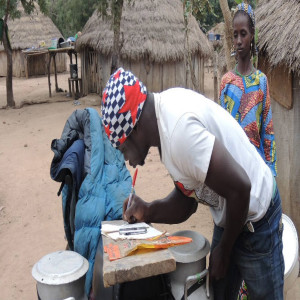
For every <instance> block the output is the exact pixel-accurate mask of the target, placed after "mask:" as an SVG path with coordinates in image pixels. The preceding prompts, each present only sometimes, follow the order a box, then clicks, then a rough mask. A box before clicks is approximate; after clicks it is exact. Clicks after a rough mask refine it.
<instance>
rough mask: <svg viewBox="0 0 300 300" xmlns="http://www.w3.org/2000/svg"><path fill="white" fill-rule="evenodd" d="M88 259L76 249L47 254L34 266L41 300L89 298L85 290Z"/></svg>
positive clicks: (79, 299)
mask: <svg viewBox="0 0 300 300" xmlns="http://www.w3.org/2000/svg"><path fill="white" fill-rule="evenodd" d="M88 268H89V263H88V261H87V260H86V259H85V258H84V257H83V256H81V255H80V254H78V253H76V252H74V251H57V252H53V253H50V254H47V255H45V256H44V257H43V258H41V259H40V260H39V261H38V262H37V263H36V264H35V265H34V266H33V268H32V276H33V278H34V279H35V280H36V281H37V292H38V296H39V299H41V300H63V299H64V300H66V299H75V300H87V297H86V295H85V292H84V284H85V274H86V272H87V270H88Z"/></svg>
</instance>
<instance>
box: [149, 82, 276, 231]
mask: <svg viewBox="0 0 300 300" xmlns="http://www.w3.org/2000/svg"><path fill="white" fill-rule="evenodd" d="M154 102H155V111H156V117H157V123H158V128H159V135H160V142H161V159H162V162H163V164H164V165H165V167H166V168H167V170H168V171H169V173H170V175H171V177H172V179H173V180H174V182H175V184H176V185H177V187H178V188H179V189H180V190H181V191H182V192H183V193H184V194H185V195H187V196H189V197H194V198H195V199H196V200H197V201H198V202H201V203H204V204H207V205H209V206H210V209H211V213H212V216H213V219H214V222H215V224H216V225H218V226H222V227H224V225H225V216H226V200H225V199H224V198H222V197H220V196H218V195H217V194H216V193H215V192H213V191H212V190H211V189H209V188H208V187H207V186H206V185H205V184H204V182H205V178H206V174H207V171H208V167H209V163H210V158H211V154H212V150H213V146H214V141H215V137H216V138H217V139H218V140H219V141H220V142H221V143H223V145H224V146H225V148H226V149H227V150H228V152H229V153H230V154H231V156H232V157H233V158H234V159H235V160H236V161H237V162H238V163H239V164H240V166H242V167H243V169H244V170H245V171H246V173H247V175H248V177H249V179H250V181H251V194H250V205H249V212H248V219H247V221H252V222H256V221H258V220H260V219H261V218H262V217H263V216H264V215H265V213H266V211H267V209H268V207H269V205H270V201H271V197H272V191H273V176H272V172H271V170H270V169H269V167H268V166H267V165H266V164H265V162H264V161H263V159H262V158H261V156H260V155H259V154H258V152H257V150H256V149H255V147H254V146H253V145H252V144H251V143H250V141H249V140H248V137H247V136H246V134H245V133H244V131H243V129H242V128H241V127H240V125H239V124H238V123H237V122H236V120H235V119H234V118H233V117H232V116H231V115H230V114H229V113H228V112H227V111H226V110H225V109H223V108H222V107H221V106H219V105H218V104H216V103H214V102H213V101H211V100H209V99H207V98H206V97H204V96H202V95H201V94H198V93H196V92H194V91H192V90H188V89H184V88H172V89H169V90H166V91H164V92H162V93H159V94H154Z"/></svg>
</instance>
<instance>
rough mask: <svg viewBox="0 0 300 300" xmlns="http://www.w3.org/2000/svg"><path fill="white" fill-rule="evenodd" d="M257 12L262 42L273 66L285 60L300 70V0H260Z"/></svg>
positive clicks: (260, 42) (259, 35)
mask: <svg viewBox="0 0 300 300" xmlns="http://www.w3.org/2000/svg"><path fill="white" fill-rule="evenodd" d="M255 13H256V21H257V27H258V45H259V47H260V49H262V50H264V51H266V52H267V55H268V57H269V62H270V65H271V67H274V66H276V65H278V64H281V63H284V64H286V65H287V66H288V68H289V69H290V70H292V71H295V72H298V73H300V34H299V32H300V1H299V0H260V1H259V5H258V6H257V8H256V11H255Z"/></svg>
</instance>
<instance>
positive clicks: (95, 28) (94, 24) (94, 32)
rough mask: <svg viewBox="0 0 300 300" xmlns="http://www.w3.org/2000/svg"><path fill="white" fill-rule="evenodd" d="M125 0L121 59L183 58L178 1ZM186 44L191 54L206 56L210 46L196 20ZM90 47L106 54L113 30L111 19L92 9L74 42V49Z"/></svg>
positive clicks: (181, 9) (181, 25)
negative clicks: (130, 1) (89, 16)
mask: <svg viewBox="0 0 300 300" xmlns="http://www.w3.org/2000/svg"><path fill="white" fill-rule="evenodd" d="M132 2H133V3H132V4H129V3H128V1H127V0H126V1H124V7H123V12H122V19H121V32H122V34H123V36H124V44H123V47H122V49H121V57H122V58H123V59H131V60H140V59H142V58H145V57H146V56H149V60H150V61H155V62H159V63H162V62H165V61H177V60H182V59H183V57H184V51H185V47H184V19H183V6H182V2H181V1H180V0H151V1H147V0H139V1H132ZM189 24H190V25H189V30H190V31H189V32H190V34H189V45H190V49H191V52H192V53H200V54H201V55H202V56H204V57H209V56H210V55H211V53H212V51H211V46H210V44H209V42H208V39H207V38H206V36H205V34H204V33H203V32H202V31H201V29H200V27H199V25H198V23H197V21H196V19H195V18H194V17H192V18H191V20H190V22H189ZM87 46H88V47H91V48H93V49H95V50H97V51H99V52H100V53H102V54H103V55H109V54H111V52H112V47H113V31H112V29H111V25H110V22H108V21H105V20H103V18H102V17H101V16H99V14H98V12H97V11H95V12H94V14H93V15H92V17H91V18H90V19H89V20H88V22H87V23H86V25H85V27H84V28H83V31H82V35H81V37H80V38H79V39H78V40H77V41H76V49H77V50H78V51H80V49H83V48H84V47H87Z"/></svg>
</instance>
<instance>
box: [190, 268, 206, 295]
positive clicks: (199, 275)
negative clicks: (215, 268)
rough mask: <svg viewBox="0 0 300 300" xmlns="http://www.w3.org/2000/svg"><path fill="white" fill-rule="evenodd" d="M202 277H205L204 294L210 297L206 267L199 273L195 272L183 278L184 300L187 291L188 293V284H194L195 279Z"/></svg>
mask: <svg viewBox="0 0 300 300" xmlns="http://www.w3.org/2000/svg"><path fill="white" fill-rule="evenodd" d="M204 277H206V296H207V298H209V297H210V294H209V276H208V269H205V270H204V271H202V272H201V273H197V274H195V275H191V276H188V277H187V278H186V280H185V284H184V300H187V297H188V295H187V293H188V285H189V284H194V283H196V282H197V281H199V280H201V279H203V278H204Z"/></svg>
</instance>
